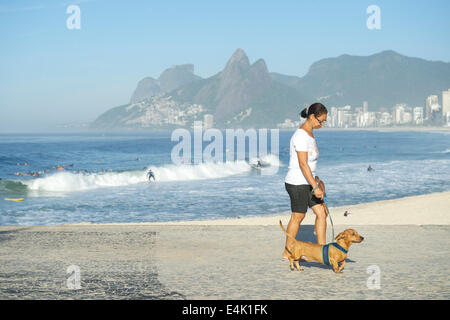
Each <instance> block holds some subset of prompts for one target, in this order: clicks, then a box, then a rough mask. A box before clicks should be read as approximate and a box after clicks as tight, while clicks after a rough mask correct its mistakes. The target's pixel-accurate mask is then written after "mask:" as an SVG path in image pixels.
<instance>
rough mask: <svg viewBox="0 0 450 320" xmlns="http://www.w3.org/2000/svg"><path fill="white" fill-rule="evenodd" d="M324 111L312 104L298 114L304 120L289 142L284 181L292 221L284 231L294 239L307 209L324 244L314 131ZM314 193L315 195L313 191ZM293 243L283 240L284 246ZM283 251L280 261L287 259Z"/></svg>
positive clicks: (325, 110) (320, 241)
mask: <svg viewBox="0 0 450 320" xmlns="http://www.w3.org/2000/svg"><path fill="white" fill-rule="evenodd" d="M327 114H328V111H327V108H325V106H324V105H323V104H321V103H314V104H312V105H311V106H309V107H308V108H306V109H304V110H303V111H302V112H301V113H300V115H301V117H302V118H306V121H305V122H304V123H303V125H302V126H301V127H300V128H298V129H297V130H296V131H295V133H294V134H293V136H292V138H291V142H290V151H289V153H290V159H289V169H288V173H287V175H286V179H285V187H286V191H287V192H288V194H289V197H290V199H291V211H292V214H291V219H290V220H289V224H288V226H287V232H288V233H289V234H290V235H292V236H293V237H294V238H295V237H296V236H297V233H298V229H299V227H300V224H301V222H302V221H303V219H304V218H305V215H306V211H307V210H308V207H310V208H312V210H313V212H314V213H315V215H316V228H315V229H316V234H317V243H318V244H325V242H326V228H327V222H326V217H327V216H326V213H325V210H324V207H323V206H322V203H323V196H324V194H323V192H322V191H321V190H320V188H317V182H316V180H315V173H316V163H317V159H318V157H319V150H318V149H317V145H316V140H315V139H314V134H313V130H314V129H320V128H321V127H322V126H323V124H324V122H325V121H326V120H327ZM313 190H314V194H312V191H313ZM291 241H293V240H292V239H290V238H289V237H286V247H287V246H288V244H290V242H291ZM287 257H288V253H287V251H286V249H285V251H284V252H283V258H287Z"/></svg>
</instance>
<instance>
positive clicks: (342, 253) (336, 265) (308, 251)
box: [280, 220, 364, 273]
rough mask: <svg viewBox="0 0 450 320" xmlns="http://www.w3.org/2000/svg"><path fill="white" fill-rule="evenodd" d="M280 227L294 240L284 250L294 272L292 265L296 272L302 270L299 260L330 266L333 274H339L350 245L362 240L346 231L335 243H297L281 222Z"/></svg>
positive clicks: (357, 235)
mask: <svg viewBox="0 0 450 320" xmlns="http://www.w3.org/2000/svg"><path fill="white" fill-rule="evenodd" d="M280 227H281V229H282V230H283V232H284V233H285V234H286V235H287V236H288V237H290V238H291V239H293V240H294V241H293V242H292V244H291V245H290V247H289V248H286V249H287V251H288V253H289V254H290V256H289V264H290V267H291V270H294V264H295V268H297V270H303V268H302V267H300V265H299V260H300V259H303V260H305V261H307V262H310V261H311V260H315V261H317V262H320V263H324V264H327V265H331V266H332V267H333V270H334V272H336V273H340V272H342V269H343V268H344V266H345V258H346V257H347V252H348V249H349V248H350V246H351V244H352V243H353V242H355V243H360V242H361V241H363V240H364V237H362V236H360V235H359V234H358V232H356V231H355V230H353V229H346V230H344V231H343V232H341V233H339V234H338V235H337V237H336V238H335V240H336V242H337V243H332V244H328V245H320V244H315V243H311V242H305V241H298V240H297V239H295V238H294V237H293V236H291V235H290V234H288V233H287V232H286V229H284V227H283V224H282V223H281V220H280Z"/></svg>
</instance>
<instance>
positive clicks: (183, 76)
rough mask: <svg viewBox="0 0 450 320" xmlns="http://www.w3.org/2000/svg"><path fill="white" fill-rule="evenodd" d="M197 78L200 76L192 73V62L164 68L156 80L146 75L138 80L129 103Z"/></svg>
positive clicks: (169, 89)
mask: <svg viewBox="0 0 450 320" xmlns="http://www.w3.org/2000/svg"><path fill="white" fill-rule="evenodd" d="M199 79H201V77H199V76H197V75H195V74H194V65H193V64H183V65H177V66H173V67H172V68H170V69H167V70H165V71H164V72H163V73H162V74H161V75H160V76H159V78H158V79H157V80H156V79H153V78H152V77H146V78H144V79H142V80H141V81H139V83H138V85H137V88H136V90H135V91H134V93H133V95H132V96H131V99H130V103H135V102H139V101H141V100H144V99H146V98H150V97H152V96H154V95H156V94H158V93H165V92H169V91H172V90H174V89H176V88H179V87H181V86H183V85H186V84H188V83H191V82H193V81H196V80H199Z"/></svg>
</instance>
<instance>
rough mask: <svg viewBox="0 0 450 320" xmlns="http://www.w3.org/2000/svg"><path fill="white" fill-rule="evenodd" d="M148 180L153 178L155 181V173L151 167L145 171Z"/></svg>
mask: <svg viewBox="0 0 450 320" xmlns="http://www.w3.org/2000/svg"><path fill="white" fill-rule="evenodd" d="M147 177H148V181H150V179H151V178H153V181H155V180H156V179H155V174H154V173H153V171H152V169H150V170H148V172H147Z"/></svg>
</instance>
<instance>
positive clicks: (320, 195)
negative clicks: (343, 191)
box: [314, 188, 324, 200]
mask: <svg viewBox="0 0 450 320" xmlns="http://www.w3.org/2000/svg"><path fill="white" fill-rule="evenodd" d="M314 196H315V197H316V198H318V199H320V200H323V196H324V194H323V191H322V189H320V188H317V189H316V190H314Z"/></svg>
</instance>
